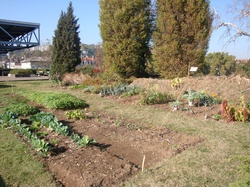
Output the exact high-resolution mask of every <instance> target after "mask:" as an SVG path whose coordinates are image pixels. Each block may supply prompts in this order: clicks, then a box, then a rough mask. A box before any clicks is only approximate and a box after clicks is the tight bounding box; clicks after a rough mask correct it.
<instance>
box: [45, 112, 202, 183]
mask: <svg viewBox="0 0 250 187" xmlns="http://www.w3.org/2000/svg"><path fill="white" fill-rule="evenodd" d="M53 114H54V115H55V116H56V117H57V118H58V119H59V120H60V121H61V122H63V123H64V124H66V125H68V126H69V127H70V129H71V132H77V133H79V134H80V135H82V136H84V135H88V136H89V138H90V139H91V138H95V139H96V141H97V143H95V144H93V145H90V146H87V147H78V146H77V145H76V144H75V143H74V142H72V141H71V140H70V138H68V137H63V136H61V135H58V134H56V133H54V132H50V133H48V135H47V136H46V140H48V141H49V142H56V143H55V144H54V147H53V150H52V151H51V154H50V156H48V157H46V158H44V159H43V161H44V163H45V165H46V166H47V167H48V169H49V170H50V171H51V172H52V173H53V174H54V176H55V178H56V180H57V181H58V182H59V183H61V184H62V186H66V187H71V186H118V185H119V184H120V183H121V182H123V181H125V180H127V179H128V178H130V177H131V176H133V175H135V174H137V173H139V172H142V170H143V169H146V168H149V167H150V166H153V165H154V164H156V163H157V162H160V161H162V160H164V159H167V158H169V157H172V156H175V155H176V154H180V153H181V152H182V151H184V150H185V149H187V148H188V147H190V146H195V145H196V144H197V143H200V142H202V141H204V139H203V138H202V137H192V136H188V135H185V134H181V133H178V132H175V131H171V130H169V129H166V128H160V127H153V126H151V125H149V124H143V123H140V122H138V121H129V120H127V119H121V118H118V117H117V116H112V115H110V114H108V113H104V112H95V113H91V117H90V118H88V119H83V120H77V121H74V120H68V119H66V117H65V114H64V111H61V110H55V111H53ZM143 160H144V164H143Z"/></svg>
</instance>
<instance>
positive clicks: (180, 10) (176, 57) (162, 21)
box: [153, 0, 213, 78]
mask: <svg viewBox="0 0 250 187" xmlns="http://www.w3.org/2000/svg"><path fill="white" fill-rule="evenodd" d="M156 4H157V19H156V31H155V32H154V35H153V41H154V50H153V59H154V68H155V71H156V72H157V73H158V74H159V75H161V76H162V77H165V78H174V77H177V76H180V77H183V76H186V75H188V73H189V69H190V67H191V66H197V67H201V66H202V63H203V62H204V58H205V55H206V52H207V49H208V43H209V39H210V34H211V27H212V20H213V16H212V14H211V11H210V9H209V7H210V6H209V4H210V2H209V0H176V1H173V0H157V2H156Z"/></svg>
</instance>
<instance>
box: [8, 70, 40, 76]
mask: <svg viewBox="0 0 250 187" xmlns="http://www.w3.org/2000/svg"><path fill="white" fill-rule="evenodd" d="M35 73H36V71H35V70H32V69H13V70H11V71H10V74H16V75H26V74H35Z"/></svg>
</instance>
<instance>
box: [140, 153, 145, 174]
mask: <svg viewBox="0 0 250 187" xmlns="http://www.w3.org/2000/svg"><path fill="white" fill-rule="evenodd" d="M144 163H145V155H143V159H142V167H141V172H142V173H143V170H144Z"/></svg>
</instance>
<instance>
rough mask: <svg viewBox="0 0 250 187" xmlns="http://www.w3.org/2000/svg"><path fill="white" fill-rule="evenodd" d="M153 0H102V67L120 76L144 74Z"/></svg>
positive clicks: (148, 52)
mask: <svg viewBox="0 0 250 187" xmlns="http://www.w3.org/2000/svg"><path fill="white" fill-rule="evenodd" d="M150 2H151V1H150V0H122V1H121V0H99V4H100V25H99V26H100V31H101V37H102V40H103V51H104V61H103V67H104V68H105V69H106V71H109V72H110V73H112V74H118V75H119V76H120V77H123V78H127V77H130V76H144V75H145V69H146V61H147V58H148V57H149V56H150V50H149V41H150V39H151V36H152V18H151V13H150V7H151V3H150Z"/></svg>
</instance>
